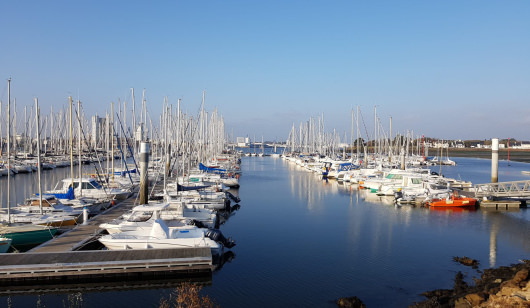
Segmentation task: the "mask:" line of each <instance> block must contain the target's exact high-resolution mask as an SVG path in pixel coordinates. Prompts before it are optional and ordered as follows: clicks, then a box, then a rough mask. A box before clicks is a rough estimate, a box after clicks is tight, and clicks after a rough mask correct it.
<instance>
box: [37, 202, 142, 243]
mask: <svg viewBox="0 0 530 308" xmlns="http://www.w3.org/2000/svg"><path fill="white" fill-rule="evenodd" d="M134 202H135V197H130V198H128V199H126V200H124V201H122V202H120V203H118V204H117V205H115V206H113V207H111V208H110V209H108V210H106V211H104V212H103V213H101V214H99V215H97V216H95V217H93V218H92V219H89V220H88V222H87V224H86V225H77V226H76V227H75V228H73V229H72V230H69V231H67V232H65V233H63V234H61V235H60V236H58V237H56V238H53V239H51V240H49V241H47V242H45V243H43V244H41V245H39V246H37V247H35V248H33V249H32V250H30V252H35V253H36V252H65V251H73V250H77V249H78V248H80V247H81V246H83V245H85V244H86V243H88V242H90V241H93V240H95V237H96V236H97V235H99V234H100V233H101V232H102V231H103V230H102V229H100V228H99V225H100V224H102V223H104V222H109V221H111V220H113V219H116V218H118V217H120V216H121V215H122V214H124V213H125V212H127V211H129V210H130V209H132V207H133V206H134Z"/></svg>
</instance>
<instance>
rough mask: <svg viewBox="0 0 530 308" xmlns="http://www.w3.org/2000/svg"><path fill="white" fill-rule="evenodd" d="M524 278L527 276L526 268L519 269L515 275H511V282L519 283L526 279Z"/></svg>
mask: <svg viewBox="0 0 530 308" xmlns="http://www.w3.org/2000/svg"><path fill="white" fill-rule="evenodd" d="M526 278H528V270H527V269H526V268H524V269H522V270H520V271H518V272H517V274H515V276H514V277H513V279H512V280H513V282H515V283H517V284H519V283H521V282H522V281H524V280H526Z"/></svg>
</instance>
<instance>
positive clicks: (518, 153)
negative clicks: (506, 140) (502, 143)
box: [429, 148, 530, 163]
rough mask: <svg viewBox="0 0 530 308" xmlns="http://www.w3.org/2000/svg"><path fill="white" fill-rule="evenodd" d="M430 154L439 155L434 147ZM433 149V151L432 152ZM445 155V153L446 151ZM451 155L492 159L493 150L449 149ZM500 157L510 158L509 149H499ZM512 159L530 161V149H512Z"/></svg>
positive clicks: (502, 158)
mask: <svg viewBox="0 0 530 308" xmlns="http://www.w3.org/2000/svg"><path fill="white" fill-rule="evenodd" d="M429 151H430V152H429V155H437V154H435V153H436V152H435V151H434V150H433V149H430V150H429ZM431 151H433V152H432V153H431ZM444 155H445V153H444ZM449 157H474V158H487V159H491V150H489V149H471V148H466V149H457V148H451V149H449ZM499 159H500V160H508V150H507V149H499ZM510 160H511V161H518V162H523V163H530V150H521V149H510Z"/></svg>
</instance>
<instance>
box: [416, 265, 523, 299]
mask: <svg viewBox="0 0 530 308" xmlns="http://www.w3.org/2000/svg"><path fill="white" fill-rule="evenodd" d="M456 258H457V257H455V261H458V262H460V261H459V260H457V259H456ZM464 258H466V257H464ZM468 259H469V258H468ZM470 260H472V259H470ZM466 262H469V260H466ZM460 263H462V264H465V263H463V262H460ZM471 264H475V263H473V262H471ZM529 270H530V260H524V261H522V262H521V263H519V264H513V265H511V266H501V267H498V268H491V269H485V270H484V271H483V272H482V275H481V277H480V279H474V284H473V285H468V284H467V283H466V282H465V281H464V279H463V278H464V276H463V274H462V273H461V272H458V273H457V274H456V276H455V284H454V287H453V288H452V289H439V290H434V291H427V292H424V293H422V295H424V296H425V297H427V299H426V300H425V301H422V302H419V303H414V304H412V305H411V306H410V307H414V308H426V307H429V308H431V307H459V308H464V307H530V283H529V281H528V278H529V275H528V273H529ZM479 272H480V271H479Z"/></svg>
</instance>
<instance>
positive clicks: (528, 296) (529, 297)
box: [513, 291, 530, 301]
mask: <svg viewBox="0 0 530 308" xmlns="http://www.w3.org/2000/svg"><path fill="white" fill-rule="evenodd" d="M513 295H514V296H518V297H520V298H522V299H524V300H526V301H530V291H520V292H515V293H514V294H513Z"/></svg>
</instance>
